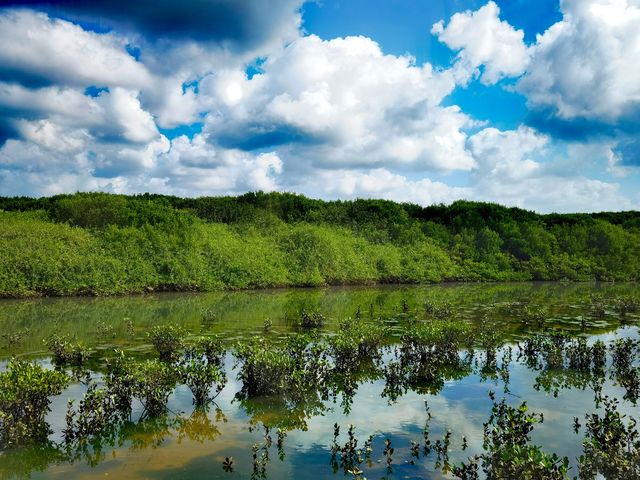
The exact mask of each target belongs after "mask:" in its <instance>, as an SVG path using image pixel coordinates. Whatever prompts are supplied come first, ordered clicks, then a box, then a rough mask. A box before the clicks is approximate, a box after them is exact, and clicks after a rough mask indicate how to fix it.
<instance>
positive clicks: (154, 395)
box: [131, 360, 178, 417]
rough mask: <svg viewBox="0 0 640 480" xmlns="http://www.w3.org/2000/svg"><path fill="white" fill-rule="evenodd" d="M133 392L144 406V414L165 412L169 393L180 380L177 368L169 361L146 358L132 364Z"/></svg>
mask: <svg viewBox="0 0 640 480" xmlns="http://www.w3.org/2000/svg"><path fill="white" fill-rule="evenodd" d="M131 379H132V393H133V396H134V397H135V398H137V399H138V400H140V402H141V403H142V405H143V406H144V414H145V415H147V416H150V417H156V416H158V415H160V414H162V413H164V412H165V410H166V406H167V400H168V399H169V395H170V394H171V392H173V390H174V388H175V386H176V383H177V381H178V372H177V371H176V368H175V367H174V366H173V365H171V364H168V363H167V362H163V361H158V360H146V361H142V362H134V363H132V364H131Z"/></svg>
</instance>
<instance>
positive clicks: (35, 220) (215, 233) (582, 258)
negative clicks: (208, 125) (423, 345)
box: [0, 192, 640, 312]
mask: <svg viewBox="0 0 640 480" xmlns="http://www.w3.org/2000/svg"><path fill="white" fill-rule="evenodd" d="M0 249H2V251H3V252H5V255H3V256H2V257H0V296H24V295H41V294H45V295H77V294H93V295H101V294H113V293H126V292H144V291H149V290H205V291H206V290H215V289H223V288H230V289H236V288H265V287H279V286H319V285H342V284H369V283H374V282H383V283H384V282H390V283H397V282H404V283H422V282H441V281H446V280H461V281H477V280H558V279H568V280H574V281H579V280H593V279H597V280H638V279H639V278H640V215H639V214H638V213H637V212H620V213H602V214H590V215H586V214H585V215H537V214H535V213H533V212H528V211H525V210H520V209H516V208H505V207H501V206H499V205H495V204H488V203H476V202H465V201H459V202H454V203H453V204H452V205H450V206H443V205H440V206H431V207H426V208H422V207H419V206H417V205H412V204H399V203H394V202H390V201H386V200H354V201H335V202H324V201H321V200H312V199H308V198H305V197H303V196H301V195H293V194H287V193H262V192H257V193H249V194H245V195H242V196H239V197H202V198H178V197H169V196H162V195H149V194H145V195H136V196H124V195H109V194H104V193H77V194H74V195H58V196H54V197H44V198H39V199H31V198H25V197H14V198H6V197H5V198H0ZM615 308H616V309H617V310H618V311H619V312H632V311H633V310H634V309H635V310H637V309H638V305H637V304H634V303H629V302H626V300H625V299H620V301H619V302H618V304H617V305H616V306H615Z"/></svg>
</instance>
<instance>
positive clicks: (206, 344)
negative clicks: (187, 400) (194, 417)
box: [178, 338, 227, 406]
mask: <svg viewBox="0 0 640 480" xmlns="http://www.w3.org/2000/svg"><path fill="white" fill-rule="evenodd" d="M223 356H224V348H223V347H222V344H221V343H220V341H219V340H218V339H217V338H201V339H199V340H198V341H197V342H196V344H195V345H193V346H191V347H189V348H188V349H187V351H186V353H185V356H184V358H183V359H182V360H181V361H180V363H179V365H178V373H179V376H180V380H181V381H182V383H184V384H185V385H186V386H188V387H189V389H190V390H191V393H192V394H193V402H194V404H195V405H197V406H203V405H206V404H207V403H209V401H211V400H212V399H214V398H216V397H217V396H218V395H219V394H220V392H221V391H222V389H223V388H224V386H225V385H226V383H227V375H226V373H225V371H224V367H223V365H222V358H223ZM212 389H214V393H213V394H212V393H211V390H212Z"/></svg>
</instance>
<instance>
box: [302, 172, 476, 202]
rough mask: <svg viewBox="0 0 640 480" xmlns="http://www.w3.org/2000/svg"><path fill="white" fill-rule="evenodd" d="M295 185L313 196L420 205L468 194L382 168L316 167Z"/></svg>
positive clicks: (462, 188) (461, 188)
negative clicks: (318, 168) (338, 168)
mask: <svg viewBox="0 0 640 480" xmlns="http://www.w3.org/2000/svg"><path fill="white" fill-rule="evenodd" d="M297 188H298V189H299V190H300V191H302V192H305V193H307V194H308V195H311V196H314V197H318V196H322V197H325V198H384V199H388V200H395V201H398V202H411V203H418V204H421V205H431V204H434V203H451V202H453V201H454V200H459V199H461V198H469V197H470V196H471V195H472V192H471V190H470V189H469V188H465V187H451V186H449V185H447V184H445V183H442V182H434V181H431V180H430V179H428V178H421V179H417V180H411V179H408V178H407V177H404V176H402V175H399V174H397V173H393V172H390V171H389V170H387V169H384V168H376V169H372V170H368V171H358V170H316V171H314V172H312V173H311V174H310V175H309V180H307V181H305V182H302V183H301V184H299V185H297Z"/></svg>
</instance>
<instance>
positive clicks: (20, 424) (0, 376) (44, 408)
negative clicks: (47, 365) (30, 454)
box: [0, 359, 69, 449]
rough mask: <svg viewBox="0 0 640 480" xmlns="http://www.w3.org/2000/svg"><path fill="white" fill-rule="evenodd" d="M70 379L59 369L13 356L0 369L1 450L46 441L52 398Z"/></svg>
mask: <svg viewBox="0 0 640 480" xmlns="http://www.w3.org/2000/svg"><path fill="white" fill-rule="evenodd" d="M68 382H69V379H68V377H67V376H66V375H65V374H64V373H62V372H59V371H54V370H45V369H44V368H42V367H41V366H40V365H38V364H36V363H29V362H24V361H20V360H16V359H12V360H11V361H10V362H9V365H8V367H7V370H6V371H5V372H0V449H5V448H12V447H16V446H21V445H26V444H30V443H38V442H46V441H47V437H48V435H49V433H50V428H49V426H48V425H47V423H46V422H45V420H44V418H45V415H46V414H47V413H48V412H49V411H50V405H51V399H50V397H52V396H54V395H60V393H62V390H63V389H64V388H65V387H66V386H67V384H68Z"/></svg>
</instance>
